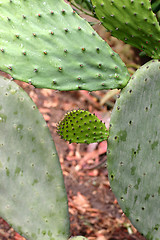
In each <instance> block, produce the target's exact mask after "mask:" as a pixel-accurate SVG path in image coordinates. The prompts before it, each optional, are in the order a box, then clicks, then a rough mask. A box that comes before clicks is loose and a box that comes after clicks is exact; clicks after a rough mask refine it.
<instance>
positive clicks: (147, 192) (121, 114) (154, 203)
mask: <svg viewBox="0 0 160 240" xmlns="http://www.w3.org/2000/svg"><path fill="white" fill-rule="evenodd" d="M159 103H160V62H159V61H157V60H155V61H151V62H149V63H146V64H145V65H144V66H142V67H141V68H140V69H139V70H138V71H137V72H136V73H135V74H134V75H133V77H132V78H131V80H130V82H129V84H128V85H127V86H126V88H124V89H123V90H122V93H121V95H120V98H119V99H118V100H117V103H116V105H115V107H114V110H113V113H112V117H111V126H110V135H109V140H108V149H109V151H108V171H109V179H110V183H111V187H112V190H113V192H114V193H115V195H116V197H117V199H118V202H119V204H120V206H121V208H122V210H123V211H124V213H125V214H126V216H127V217H128V218H129V219H130V220H131V222H132V223H133V225H134V226H135V227H136V228H137V229H138V230H139V231H140V232H141V233H142V234H143V235H144V236H145V237H146V238H147V239H152V240H158V239H160V208H159V206H160V180H159V176H160V107H159Z"/></svg>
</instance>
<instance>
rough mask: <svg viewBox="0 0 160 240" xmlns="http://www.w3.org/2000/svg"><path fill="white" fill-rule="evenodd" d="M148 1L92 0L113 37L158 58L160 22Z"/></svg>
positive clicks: (159, 55)
mask: <svg viewBox="0 0 160 240" xmlns="http://www.w3.org/2000/svg"><path fill="white" fill-rule="evenodd" d="M150 2H151V1H149V0H143V1H137V0H92V3H93V5H94V8H95V12H96V15H97V17H98V18H99V19H100V21H101V22H102V23H103V25H104V26H105V27H106V28H107V30H108V31H110V32H111V34H112V35H113V36H114V37H117V38H119V39H121V40H122V41H124V42H126V43H128V44H131V45H133V46H135V47H137V48H139V49H140V50H142V51H144V52H145V53H146V54H147V55H148V56H150V57H152V58H157V59H159V58H160V26H159V23H158V21H157V18H156V16H155V15H154V13H153V12H152V8H151V3H150Z"/></svg>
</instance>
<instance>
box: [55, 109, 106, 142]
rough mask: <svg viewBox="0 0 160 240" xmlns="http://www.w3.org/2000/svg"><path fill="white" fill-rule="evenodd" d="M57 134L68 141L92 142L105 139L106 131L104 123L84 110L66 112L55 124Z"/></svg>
mask: <svg viewBox="0 0 160 240" xmlns="http://www.w3.org/2000/svg"><path fill="white" fill-rule="evenodd" d="M57 132H58V133H59V135H60V136H61V137H62V138H63V139H65V140H66V141H69V142H70V143H72V142H74V143H88V144H89V143H93V142H102V141H104V140H107V138H108V131H107V128H106V126H105V124H104V123H102V121H101V120H99V119H98V118H97V117H96V116H95V115H94V114H91V113H90V112H88V111H85V110H73V111H71V112H69V113H67V114H66V115H65V117H64V119H63V120H62V121H60V122H59V124H58V126H57Z"/></svg>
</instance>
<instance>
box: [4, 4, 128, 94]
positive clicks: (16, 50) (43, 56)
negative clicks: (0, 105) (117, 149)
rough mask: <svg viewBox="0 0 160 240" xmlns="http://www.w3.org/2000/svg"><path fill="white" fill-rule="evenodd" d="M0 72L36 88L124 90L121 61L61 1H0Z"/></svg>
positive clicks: (123, 70)
mask: <svg viewBox="0 0 160 240" xmlns="http://www.w3.org/2000/svg"><path fill="white" fill-rule="evenodd" d="M0 26H1V27H0V70H2V71H4V72H7V73H9V74H10V75H11V76H12V77H13V78H15V79H19V80H22V81H25V82H28V83H30V84H33V85H34V86H35V87H39V88H51V89H57V90H79V89H85V90H89V91H92V90H98V89H110V88H123V87H124V86H125V85H126V84H127V82H128V79H129V74H128V71H127V68H126V67H125V64H124V63H123V62H122V60H121V59H120V57H119V56H118V54H116V53H115V52H113V50H112V49H111V48H110V47H109V45H108V44H107V43H106V42H105V41H103V40H102V39H101V38H100V37H99V36H98V34H97V33H96V32H95V31H94V30H93V29H92V27H91V26H90V25H89V24H88V23H87V21H85V20H84V19H82V18H80V17H79V16H78V15H77V14H76V13H75V11H73V10H72V8H71V7H70V6H69V5H68V4H66V3H65V2H64V1H63V0H58V1H57V0H45V1H39V0H34V1H32V2H31V1H29V0H25V1H24V0H12V1H9V0H1V2H0Z"/></svg>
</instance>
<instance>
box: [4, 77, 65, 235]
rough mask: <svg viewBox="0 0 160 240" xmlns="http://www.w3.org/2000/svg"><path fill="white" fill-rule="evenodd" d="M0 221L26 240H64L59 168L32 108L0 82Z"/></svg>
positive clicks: (45, 130) (12, 87)
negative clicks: (0, 218)
mask: <svg viewBox="0 0 160 240" xmlns="http://www.w3.org/2000/svg"><path fill="white" fill-rule="evenodd" d="M0 216H1V217H3V218H4V219H5V220H6V221H7V222H8V223H9V224H10V225H11V226H13V227H14V229H15V230H16V231H17V232H19V233H20V234H21V235H23V236H24V237H25V238H27V239H28V240H42V239H43V240H66V239H68V237H69V218H68V208H67V196H66V191H65V187H64V182H63V176H62V172H61V168H60V163H59V160H58V156H57V153H56V149H55V146H54V144H53V141H52V138H51V135H50V133H49V130H48V128H47V126H46V123H45V121H44V119H43V117H42V116H41V114H40V113H39V111H38V109H37V107H36V106H35V104H34V103H33V102H32V100H31V99H30V98H29V97H28V95H27V94H26V93H25V92H24V91H23V90H22V89H20V87H19V86H18V85H17V84H16V83H14V82H13V81H10V80H8V79H7V80H6V79H4V78H2V77H0Z"/></svg>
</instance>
